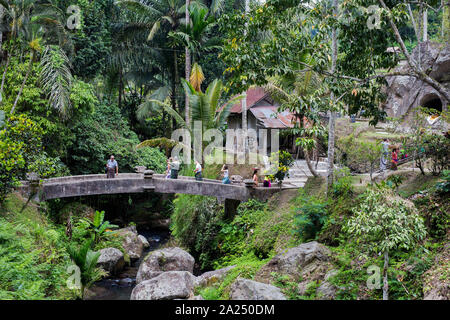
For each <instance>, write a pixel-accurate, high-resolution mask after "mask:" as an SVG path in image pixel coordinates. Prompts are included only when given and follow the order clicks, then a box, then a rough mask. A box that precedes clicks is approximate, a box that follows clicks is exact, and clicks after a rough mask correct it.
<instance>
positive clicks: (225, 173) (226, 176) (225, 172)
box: [220, 164, 231, 184]
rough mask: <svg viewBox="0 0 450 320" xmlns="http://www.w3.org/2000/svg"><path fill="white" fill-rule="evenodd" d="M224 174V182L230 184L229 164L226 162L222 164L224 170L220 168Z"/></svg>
mask: <svg viewBox="0 0 450 320" xmlns="http://www.w3.org/2000/svg"><path fill="white" fill-rule="evenodd" d="M220 171H221V172H222V174H223V179H222V183H223V184H230V183H231V181H230V178H229V172H228V166H227V165H226V164H224V165H223V166H222V170H220Z"/></svg>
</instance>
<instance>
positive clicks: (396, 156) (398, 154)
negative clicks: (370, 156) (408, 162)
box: [380, 139, 408, 171]
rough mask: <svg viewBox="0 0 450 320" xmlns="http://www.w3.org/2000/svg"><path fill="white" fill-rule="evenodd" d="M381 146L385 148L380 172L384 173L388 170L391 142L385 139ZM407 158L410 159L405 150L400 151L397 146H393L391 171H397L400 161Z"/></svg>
mask: <svg viewBox="0 0 450 320" xmlns="http://www.w3.org/2000/svg"><path fill="white" fill-rule="evenodd" d="M381 145H382V146H383V154H382V156H381V159H380V171H384V170H386V165H387V161H388V157H389V147H390V144H389V140H388V139H383V142H381ZM406 158H408V154H407V153H406V151H405V149H403V148H402V149H400V148H399V147H397V146H393V147H392V151H391V170H397V164H398V161H399V160H400V159H406Z"/></svg>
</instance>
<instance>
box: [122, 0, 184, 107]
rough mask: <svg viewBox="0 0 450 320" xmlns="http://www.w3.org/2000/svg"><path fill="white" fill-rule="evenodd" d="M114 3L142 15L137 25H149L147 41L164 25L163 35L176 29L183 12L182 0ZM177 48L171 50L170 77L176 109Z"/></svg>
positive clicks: (132, 0) (143, 0) (173, 103)
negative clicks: (140, 21)
mask: <svg viewBox="0 0 450 320" xmlns="http://www.w3.org/2000/svg"><path fill="white" fill-rule="evenodd" d="M116 4H118V5H120V6H125V7H126V8H128V9H129V10H131V11H133V12H134V13H136V15H138V16H140V17H142V22H143V23H142V24H141V25H139V26H137V27H138V28H139V29H141V28H142V26H147V25H148V26H149V28H148V30H147V31H148V36H147V41H152V40H153V39H154V38H155V36H156V35H157V34H158V32H159V31H160V30H161V29H163V28H162V27H165V28H164V29H163V31H165V33H164V36H165V38H167V35H168V33H169V32H170V31H175V30H177V28H178V26H179V25H180V23H181V19H182V18H183V14H184V13H185V11H184V10H183V9H184V6H185V2H184V1H183V0H118V1H117V2H116ZM177 59H178V57H177V50H176V48H174V49H173V50H172V75H171V76H172V79H171V105H172V109H173V110H177V102H176V91H177V82H178V65H177Z"/></svg>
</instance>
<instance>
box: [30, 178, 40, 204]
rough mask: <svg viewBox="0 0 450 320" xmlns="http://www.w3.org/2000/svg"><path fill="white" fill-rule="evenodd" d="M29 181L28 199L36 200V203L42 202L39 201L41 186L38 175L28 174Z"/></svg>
mask: <svg viewBox="0 0 450 320" xmlns="http://www.w3.org/2000/svg"><path fill="white" fill-rule="evenodd" d="M27 180H28V185H29V190H28V197H29V199H32V198H34V200H36V201H38V202H39V201H40V199H39V186H40V182H41V180H40V178H39V176H38V174H37V173H35V172H30V173H28V174H27Z"/></svg>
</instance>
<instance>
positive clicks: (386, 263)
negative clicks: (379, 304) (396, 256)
mask: <svg viewBox="0 0 450 320" xmlns="http://www.w3.org/2000/svg"><path fill="white" fill-rule="evenodd" d="M388 266H389V252H388V251H387V250H386V251H384V267H383V300H389V283H388Z"/></svg>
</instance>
